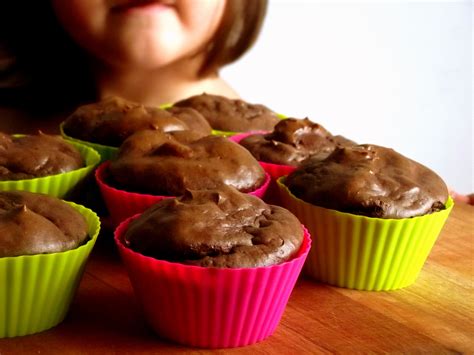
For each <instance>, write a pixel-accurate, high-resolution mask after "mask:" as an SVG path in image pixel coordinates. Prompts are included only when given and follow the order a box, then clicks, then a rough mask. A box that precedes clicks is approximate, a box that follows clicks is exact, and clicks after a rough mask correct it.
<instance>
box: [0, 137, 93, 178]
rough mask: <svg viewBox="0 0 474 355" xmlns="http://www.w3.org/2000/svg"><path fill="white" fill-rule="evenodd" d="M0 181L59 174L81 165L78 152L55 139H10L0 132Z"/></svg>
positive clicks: (81, 161)
mask: <svg viewBox="0 0 474 355" xmlns="http://www.w3.org/2000/svg"><path fill="white" fill-rule="evenodd" d="M0 147H1V149H0V180H1V181H5V180H23V179H33V178H37V177H42V176H48V175H55V174H61V173H65V172H68V171H72V170H76V169H79V168H82V167H83V166H84V160H83V158H82V156H81V153H80V152H79V150H77V149H76V148H75V147H74V146H72V145H71V144H69V143H68V142H66V141H65V140H64V139H62V138H61V137H59V136H51V135H46V134H42V133H39V134H38V135H28V136H11V135H8V134H5V133H1V132H0Z"/></svg>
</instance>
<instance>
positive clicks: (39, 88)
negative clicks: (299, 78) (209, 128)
mask: <svg viewBox="0 0 474 355" xmlns="http://www.w3.org/2000/svg"><path fill="white" fill-rule="evenodd" d="M266 8H267V1H266V0H158V1H153V0H68V1H64V0H49V1H47V0H39V1H32V2H31V3H29V4H28V9H25V4H24V3H22V2H7V3H6V4H3V9H2V11H1V15H0V34H1V37H0V106H2V107H6V106H8V109H5V108H3V109H0V114H1V117H2V119H1V120H0V130H4V131H7V132H34V131H36V130H37V129H38V128H41V129H43V130H44V131H46V132H56V131H57V125H58V123H59V122H60V121H61V120H62V119H64V117H65V116H66V115H67V114H68V113H70V111H71V110H73V109H74V108H75V107H77V106H78V105H80V104H83V103H86V102H91V101H96V100H99V99H101V98H103V97H106V96H109V95H117V96H121V97H124V98H126V99H129V100H132V101H137V102H141V103H143V104H146V105H160V104H163V103H170V102H174V101H177V100H180V99H183V98H186V97H188V96H191V95H195V94H201V93H202V92H207V93H212V94H220V95H224V96H228V97H233V98H237V97H238V95H237V93H236V92H235V91H234V90H233V89H232V88H231V87H230V85H229V84H228V83H226V82H225V81H224V80H223V79H222V78H220V77H219V69H220V68H221V67H222V66H224V65H226V64H229V63H232V62H234V61H235V60H237V59H238V58H239V57H240V56H242V55H243V54H244V53H245V52H246V51H247V50H248V49H249V48H250V46H251V45H252V44H253V43H254V41H255V39H256V38H257V36H258V34H259V31H260V29H261V26H262V22H263V19H264V16H265V13H266Z"/></svg>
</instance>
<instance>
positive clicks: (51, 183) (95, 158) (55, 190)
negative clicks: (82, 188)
mask: <svg viewBox="0 0 474 355" xmlns="http://www.w3.org/2000/svg"><path fill="white" fill-rule="evenodd" d="M69 143H71V144H72V145H73V146H75V147H76V148H77V149H78V150H79V152H80V153H81V155H82V157H83V159H84V161H85V164H86V166H84V167H82V168H80V169H77V170H72V171H68V172H67V173H61V174H56V175H50V176H43V177H39V178H35V179H25V180H8V181H0V191H11V190H22V191H30V192H38V193H43V194H47V195H50V196H54V197H58V198H63V197H64V196H66V194H67V193H68V192H70V191H71V190H72V189H73V187H74V186H76V185H77V184H78V183H79V182H80V181H81V180H82V179H84V178H85V177H86V176H87V175H88V174H89V173H90V172H91V171H92V170H93V169H94V167H95V166H96V165H97V164H98V163H99V161H100V156H99V154H98V153H97V152H96V151H95V150H94V149H92V148H90V147H88V146H85V145H83V144H79V143H76V142H72V141H70V142H69Z"/></svg>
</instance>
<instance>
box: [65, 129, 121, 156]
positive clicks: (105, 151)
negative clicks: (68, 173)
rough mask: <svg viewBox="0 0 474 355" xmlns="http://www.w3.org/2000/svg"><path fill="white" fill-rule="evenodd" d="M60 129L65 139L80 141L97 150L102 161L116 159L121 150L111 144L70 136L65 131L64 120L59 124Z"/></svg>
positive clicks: (79, 142)
mask: <svg viewBox="0 0 474 355" xmlns="http://www.w3.org/2000/svg"><path fill="white" fill-rule="evenodd" d="M59 131H60V133H61V136H62V137H63V138H64V139H67V140H68V141H70V142H74V143H78V144H82V145H85V146H88V147H90V148H92V149H94V150H96V151H97V152H98V153H99V154H100V163H102V162H104V161H106V160H111V159H114V158H115V157H116V156H117V154H118V151H119V148H118V147H112V146H109V145H103V144H99V143H92V142H87V141H83V140H80V139H77V138H74V137H71V136H68V135H67V134H66V133H64V122H62V123H61V124H60V125H59Z"/></svg>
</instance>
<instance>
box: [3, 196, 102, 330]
mask: <svg viewBox="0 0 474 355" xmlns="http://www.w3.org/2000/svg"><path fill="white" fill-rule="evenodd" d="M68 203H69V204H70V205H71V206H72V207H74V208H75V209H76V210H77V211H79V212H80V213H81V214H82V215H83V216H84V217H85V218H86V221H87V224H88V227H89V238H90V239H89V241H87V243H85V244H84V245H82V246H80V247H79V248H76V249H73V250H69V251H65V252H61V253H53V254H38V255H25V256H16V257H6V258H0V338H5V337H15V336H21V335H27V334H33V333H38V332H41V331H44V330H46V329H49V328H51V327H54V326H55V325H57V324H59V323H60V322H61V321H62V320H63V319H64V317H65V316H66V314H67V312H68V310H69V306H70V303H71V301H72V299H73V297H74V294H75V292H76V289H77V287H78V285H79V281H80V279H81V276H82V273H83V271H84V267H85V265H86V262H87V258H88V256H89V254H90V252H91V250H92V248H93V247H94V244H95V242H96V240H97V236H98V234H99V229H100V221H99V218H98V217H97V215H96V214H95V213H94V212H93V211H91V210H89V209H87V208H85V207H83V206H81V205H76V204H74V203H72V202H68Z"/></svg>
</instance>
